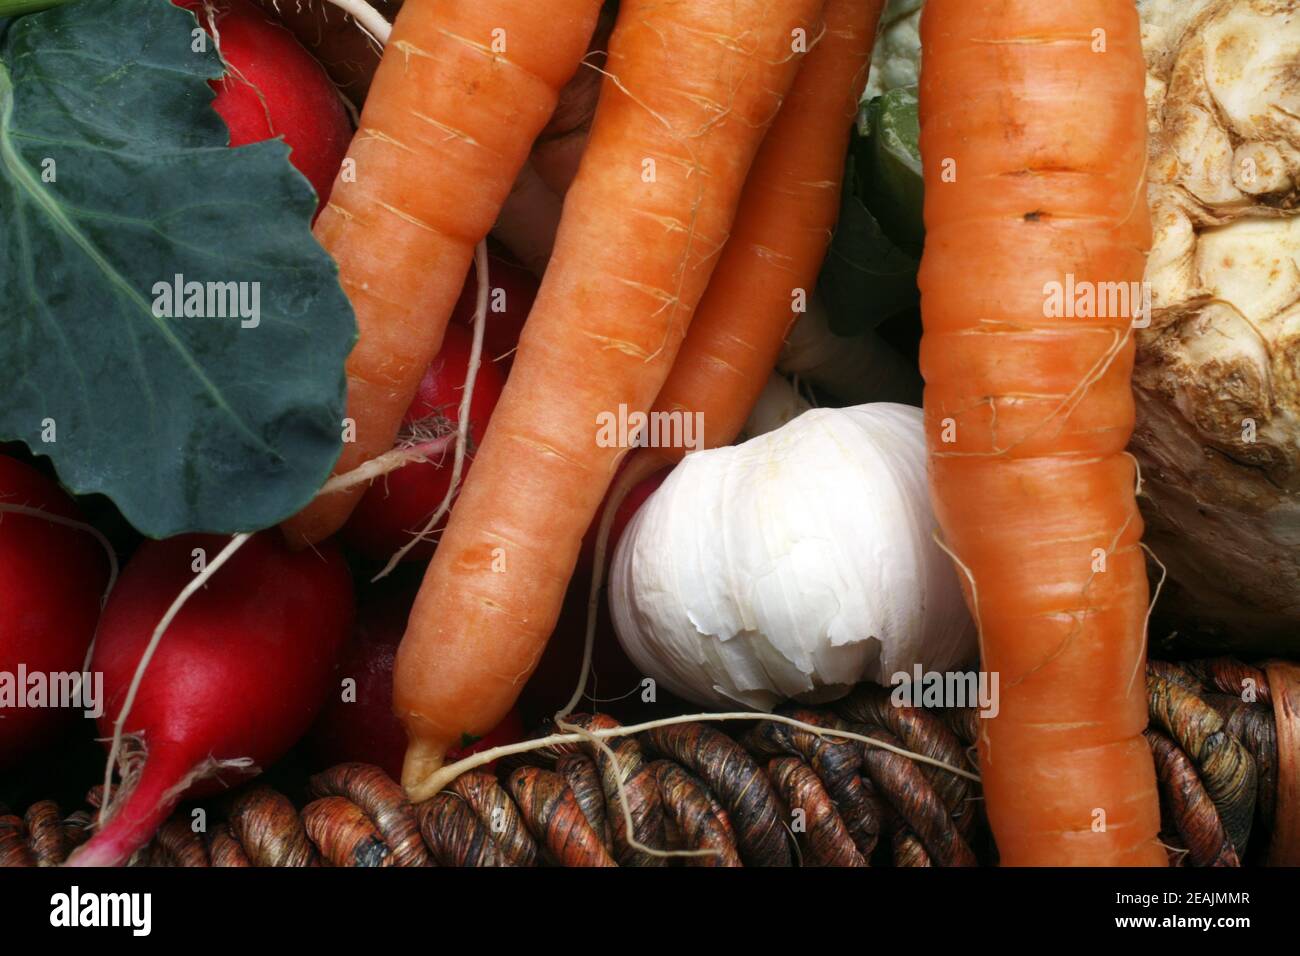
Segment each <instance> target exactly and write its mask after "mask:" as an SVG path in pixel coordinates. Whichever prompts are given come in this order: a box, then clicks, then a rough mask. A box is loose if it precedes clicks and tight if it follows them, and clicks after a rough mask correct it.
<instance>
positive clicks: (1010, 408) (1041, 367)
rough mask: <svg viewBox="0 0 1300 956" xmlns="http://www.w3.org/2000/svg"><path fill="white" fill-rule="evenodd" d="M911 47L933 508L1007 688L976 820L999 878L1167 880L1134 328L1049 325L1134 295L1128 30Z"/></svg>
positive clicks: (1052, 24) (949, 5) (1079, 322)
mask: <svg viewBox="0 0 1300 956" xmlns="http://www.w3.org/2000/svg"><path fill="white" fill-rule="evenodd" d="M922 42H923V46H922V49H923V50H924V51H925V54H924V65H923V70H922V78H921V152H922V156H923V164H924V174H925V185H926V196H925V224H926V244H925V254H924V258H923V260H922V264H921V275H920V285H921V291H922V316H923V318H924V324H925V336H924V340H923V343H922V354H921V368H922V372H923V374H924V376H925V380H926V390H925V412H926V429H927V434H928V438H929V443H930V481H931V493H932V497H933V499H934V506H935V513H936V515H937V517H938V520H939V524H940V526H941V528H942V532H943V541H944V543H945V546H946V547H947V548H948V549H949V550H950V552H951V553H952V555H953V556H954V560H955V562H956V563H957V565H958V568H959V572H960V573H961V575H962V576H963V579H964V581H965V585H966V597H967V602H968V604H969V605H970V607H971V611H972V613H973V615H974V617H975V619H976V621H977V623H978V624H979V627H980V634H981V641H982V650H983V667H984V668H985V670H986V671H990V672H994V673H997V674H999V676H1000V691H1001V693H1000V707H1001V710H1000V712H999V713H998V715H997V716H996V717H994V718H992V719H990V720H985V721H983V722H982V728H981V733H980V765H981V773H982V777H983V781H984V789H985V795H986V799H987V809H988V816H989V820H990V822H991V824H992V827H993V833H994V836H995V838H996V840H997V844H998V849H999V852H1000V854H1001V859H1002V862H1003V863H1006V864H1011V865H1094V866H1114V865H1124V864H1128V865H1163V864H1164V863H1165V853H1164V851H1163V850H1162V848H1161V846H1160V844H1159V843H1158V842H1157V839H1156V834H1157V831H1158V829H1159V806H1158V800H1157V795H1156V780H1155V773H1154V769H1153V766H1152V759H1151V754H1150V752H1149V750H1148V748H1147V744H1146V743H1145V741H1144V740H1143V737H1142V729H1143V727H1144V726H1145V725H1146V722H1147V710H1146V703H1145V700H1146V697H1145V678H1144V671H1145V668H1144V659H1145V651H1146V646H1145V645H1146V633H1145V632H1146V626H1145V617H1146V614H1147V600H1148V589H1147V578H1146V570H1145V562H1144V560H1143V554H1142V551H1141V549H1140V547H1141V546H1140V539H1141V535H1142V520H1141V518H1140V517H1139V515H1138V510H1137V506H1136V502H1135V498H1134V490H1135V483H1136V480H1137V476H1136V471H1135V464H1134V462H1133V459H1132V458H1131V457H1130V456H1128V455H1127V454H1126V453H1125V451H1124V449H1125V446H1126V444H1127V443H1128V439H1129V435H1130V432H1131V431H1132V429H1133V419H1134V406H1133V397H1132V393H1131V390H1130V385H1129V376H1130V372H1131V369H1132V365H1133V333H1132V323H1133V319H1134V318H1135V314H1134V308H1133V306H1132V305H1130V306H1129V307H1127V308H1123V307H1119V306H1120V305H1121V304H1120V303H1119V300H1118V298H1115V299H1114V301H1113V303H1112V305H1113V306H1114V307H1112V308H1107V309H1104V310H1098V309H1092V310H1090V309H1088V308H1087V303H1086V301H1085V300H1084V299H1082V298H1081V299H1080V300H1079V303H1078V305H1077V306H1076V303H1075V302H1074V301H1073V300H1072V301H1071V302H1070V303H1068V305H1066V306H1065V307H1062V303H1061V302H1060V301H1059V298H1058V297H1057V296H1055V294H1054V293H1055V292H1056V287H1055V286H1054V285H1053V283H1060V284H1062V286H1068V285H1069V284H1071V283H1073V288H1075V289H1078V290H1083V289H1084V288H1091V289H1093V290H1099V291H1102V292H1103V293H1105V292H1106V290H1114V289H1118V286H1112V285H1103V283H1107V284H1114V283H1125V284H1127V283H1133V286H1132V287H1131V286H1128V285H1125V286H1124V291H1125V293H1126V294H1127V293H1128V292H1129V291H1130V289H1134V291H1135V287H1136V285H1137V284H1138V283H1140V281H1141V279H1142V274H1143V266H1144V260H1145V253H1146V249H1147V248H1148V245H1149V243H1150V239H1151V228H1150V223H1149V221H1148V216H1147V206H1146V202H1145V195H1146V190H1145V182H1144V170H1145V163H1146V111H1145V104H1144V100H1143V80H1144V73H1145V71H1144V68H1143V62H1142V49H1141V44H1140V41H1139V32H1138V17H1137V13H1136V11H1135V9H1134V7H1133V4H1132V3H1130V2H1128V0H1056V2H1054V3H1049V4H1044V3H1042V2H1041V0H930V3H929V5H928V6H927V7H926V11H925V16H924V17H923V23H922ZM1105 298H1106V295H1105V294H1103V299H1102V301H1103V302H1104V301H1105ZM1135 301H1138V300H1135ZM1097 311H1105V312H1108V313H1112V314H1108V315H1104V316H1100V317H1093V314H1094V313H1095V312H1097ZM1062 313H1064V314H1062Z"/></svg>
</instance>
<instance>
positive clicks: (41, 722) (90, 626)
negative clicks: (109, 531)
mask: <svg viewBox="0 0 1300 956" xmlns="http://www.w3.org/2000/svg"><path fill="white" fill-rule="evenodd" d="M6 506H7V507H10V508H13V507H21V508H32V509H36V510H38V511H43V512H46V513H48V514H50V515H55V516H58V517H60V518H66V519H69V520H72V521H80V520H81V518H80V516H79V515H78V512H77V507H76V505H75V504H74V503H73V501H72V499H71V498H69V497H68V496H67V495H66V494H64V493H63V491H62V490H60V489H59V487H58V486H57V485H56V484H54V482H52V481H50V480H49V479H48V478H46V477H45V476H44V475H42V474H41V473H40V472H38V471H36V469H34V468H31V467H29V466H28V465H25V464H23V463H22V462H19V461H15V460H14V459H12V458H7V457H0V509H3V508H5V507H6ZM107 584H108V558H107V556H106V554H105V553H104V549H103V547H102V546H101V545H100V544H99V543H98V542H97V541H96V540H95V538H94V537H93V536H92V535H91V534H90V533H89V532H87V531H79V530H77V529H76V528H73V527H69V526H67V525H65V524H57V523H55V522H53V521H50V520H48V519H45V518H42V517H40V516H29V515H26V514H21V513H17V512H15V511H11V510H10V511H6V510H0V674H2V675H7V681H6V682H9V681H12V682H13V683H12V684H10V687H11V689H12V690H13V691H14V693H15V697H14V699H13V701H12V703H13V704H14V705H15V706H6V705H5V701H4V697H5V696H7V695H0V767H5V766H9V765H11V764H13V763H15V762H16V761H17V760H18V759H19V758H20V757H22V756H24V755H26V754H28V753H30V752H31V751H33V750H34V749H36V748H37V747H38V746H40V745H41V744H43V743H46V742H48V741H49V740H50V739H51V738H52V737H53V736H54V734H55V733H56V732H57V731H58V730H59V729H60V728H61V727H62V726H64V725H65V724H66V723H67V721H68V719H69V718H70V717H71V716H72V714H73V713H74V711H69V710H61V709H56V708H53V707H48V706H40V707H32V706H17V704H18V703H20V702H26V703H30V701H26V700H24V701H20V700H19V698H18V696H17V695H18V694H20V693H22V691H23V690H24V688H22V687H20V686H18V683H17V682H18V673H19V667H20V666H22V667H23V668H24V669H25V671H26V672H27V674H29V675H32V674H42V675H46V676H45V679H46V680H48V675H51V674H70V673H80V672H81V669H82V665H83V664H84V663H85V657H86V648H88V647H89V646H90V639H91V638H92V637H93V636H94V633H95V623H96V622H97V621H98V620H99V604H100V600H101V599H102V597H103V595H104V588H105V587H106V586H107Z"/></svg>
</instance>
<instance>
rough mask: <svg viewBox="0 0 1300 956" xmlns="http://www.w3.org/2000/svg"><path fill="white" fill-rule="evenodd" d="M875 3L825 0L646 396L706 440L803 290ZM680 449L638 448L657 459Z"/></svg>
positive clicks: (744, 394)
mask: <svg viewBox="0 0 1300 956" xmlns="http://www.w3.org/2000/svg"><path fill="white" fill-rule="evenodd" d="M883 4H884V0H827V3H826V10H825V14H824V20H825V29H824V32H823V33H822V35H821V37H820V38H818V39H817V43H816V46H815V47H813V48H812V50H810V52H809V53H808V55H807V56H806V57H805V58H804V62H803V64H802V65H801V66H800V67H799V73H798V75H797V76H796V77H795V81H794V85H793V86H792V87H791V88H790V92H789V94H788V95H787V96H786V98H785V102H784V103H783V104H782V106H781V112H780V114H779V115H778V116H777V118H776V121H775V122H774V123H773V124H772V129H771V131H770V132H769V133H768V135H767V137H766V138H765V139H764V140H763V145H762V147H761V148H760V149H759V151H758V156H757V157H756V158H755V160H754V167H753V169H752V170H751V171H750V173H749V179H748V180H746V182H745V191H744V193H743V194H742V195H741V200H740V209H739V211H738V212H737V214H736V222H735V225H734V226H733V228H732V231H731V238H730V239H729V240H728V241H727V246H726V248H725V249H724V250H723V252H722V258H721V259H720V260H719V262H718V267H717V269H715V270H714V272H713V277H712V278H711V279H710V280H709V287H708V290H707V291H706V292H705V293H704V298H703V299H701V301H700V306H699V309H698V310H696V313H695V319H694V320H693V321H692V322H691V328H690V331H689V332H688V333H687V336H686V341H685V343H684V344H683V345H682V349H681V352H680V353H679V354H678V356H677V361H676V362H675V363H674V365H673V369H672V372H671V373H669V376H668V380H667V381H666V382H664V387H663V388H662V389H661V390H660V392H659V396H658V398H656V399H655V406H654V407H655V410H656V411H661V412H669V413H671V412H675V411H680V412H685V413H693V412H697V411H698V412H701V413H702V419H703V425H704V435H703V442H702V443H703V446H704V447H706V448H716V447H718V446H719V445H725V444H728V443H729V442H731V441H732V440H734V439H735V437H736V436H737V435H738V434H739V433H740V429H741V428H742V427H743V426H744V424H745V419H746V418H747V417H748V415H749V413H750V411H751V410H752V409H753V407H754V403H755V402H756V401H758V396H759V394H760V393H761V392H762V391H763V386H764V385H765V384H766V383H767V379H768V375H769V374H771V371H772V369H773V367H774V366H775V365H776V360H777V357H778V356H779V355H780V353H781V345H782V343H783V342H784V340H785V335H786V333H787V332H788V331H789V330H790V326H791V325H793V324H794V322H795V320H796V319H798V318H799V316H800V314H801V313H802V312H803V311H804V310H805V308H806V306H807V304H808V302H809V301H810V300H811V298H812V295H813V289H814V286H815V285H816V282H817V273H818V271H819V270H820V269H821V265H822V260H823V259H825V258H826V249H827V247H828V246H829V244H830V240H831V232H832V230H833V229H834V228H835V220H836V218H837V217H838V215H839V209H840V188H841V186H842V184H843V180H844V160H845V153H846V151H847V149H848V143H849V135H850V133H851V132H852V129H853V117H854V115H855V114H856V113H857V107H858V96H859V94H860V93H861V92H862V87H863V85H864V84H865V82H866V70H867V65H868V62H869V59H870V56H871V47H872V44H873V42H874V41H875V36H876V25H877V24H878V23H879V22H880V10H881V7H882V6H883ZM685 451H686V449H685V448H684V447H680V446H679V447H661V448H653V449H651V448H647V449H646V452H653V453H656V454H654V455H653V457H657V458H659V459H660V460H661V461H662V462H663V463H665V464H668V463H675V462H676V461H680V460H681V458H682V457H683V455H684V454H685Z"/></svg>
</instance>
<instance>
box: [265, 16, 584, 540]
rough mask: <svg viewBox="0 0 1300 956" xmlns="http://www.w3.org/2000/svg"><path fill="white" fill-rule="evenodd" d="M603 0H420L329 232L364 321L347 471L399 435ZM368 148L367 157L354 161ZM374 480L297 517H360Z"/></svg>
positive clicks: (338, 188) (301, 535)
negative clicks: (477, 253)
mask: <svg viewBox="0 0 1300 956" xmlns="http://www.w3.org/2000/svg"><path fill="white" fill-rule="evenodd" d="M600 6H601V4H600V0H546V2H545V3H520V2H518V0H406V2H405V3H404V4H403V5H402V9H401V12H400V13H398V15H397V20H396V22H395V23H394V24H393V30H392V34H391V36H390V37H389V40H388V44H387V46H386V47H385V50H384V57H383V60H382V61H381V63H380V65H379V69H378V71H377V72H376V74H375V78H374V81H373V83H372V85H371V88H370V95H369V96H368V97H367V99H366V105H365V109H364V110H363V111H362V113H361V122H360V125H359V127H358V129H357V133H356V136H355V137H354V138H353V140H352V146H351V147H350V149H349V151H348V158H349V159H350V160H351V161H352V163H349V164H345V166H344V168H343V170H342V171H341V172H340V174H339V178H338V181H337V182H336V183H335V185H334V191H333V193H332V194H331V196H330V202H329V205H327V206H326V207H325V210H324V212H322V213H321V216H320V218H319V219H318V220H317V222H316V227H315V232H316V237H317V238H318V239H319V240H320V242H321V244H322V245H323V246H324V247H325V248H326V249H328V250H329V252H330V253H331V254H332V255H333V256H334V259H335V261H337V262H338V265H339V278H340V281H341V282H342V285H343V288H344V291H346V292H347V295H348V298H349V299H350V300H351V302H352V306H353V308H354V309H355V310H356V314H357V325H358V328H359V333H360V336H359V338H358V340H357V344H356V347H355V348H354V349H353V350H352V354H351V356H350V357H349V358H348V363H347V374H348V411H347V414H348V418H349V419H351V421H352V422H354V423H355V425H354V426H352V428H354V430H355V434H354V435H350V434H348V432H349V431H351V430H352V428H349V429H345V444H344V446H343V454H342V455H341V457H340V458H339V461H338V463H337V464H336V465H335V474H341V473H343V472H348V471H351V470H352V469H354V468H356V467H357V466H358V465H360V464H362V463H363V462H366V461H368V460H370V459H372V458H375V457H376V456H378V455H381V454H383V453H384V452H386V451H388V450H389V449H391V448H392V447H393V441H394V439H395V438H396V436H397V431H398V428H399V426H400V424H401V420H402V415H403V414H404V413H405V411H406V409H407V407H408V406H409V405H410V403H411V399H412V397H413V396H414V394H415V388H416V386H417V385H418V384H419V380H420V376H421V375H423V374H424V370H425V369H426V368H427V367H428V365H429V362H430V361H431V360H432V359H433V357H434V356H435V355H436V354H437V353H438V349H439V347H440V346H441V344H442V335H443V332H444V330H445V329H446V326H447V320H448V318H449V317H450V316H451V313H452V310H453V308H454V307H455V304H456V300H457V298H458V297H459V295H460V290H461V285H462V284H463V283H464V281H465V274H466V272H467V271H468V270H469V265H470V261H471V260H472V258H473V255H474V247H475V246H476V245H477V244H478V242H479V241H480V240H482V239H483V237H484V236H486V235H487V232H488V230H489V229H490V228H491V227H492V223H493V221H494V220H495V219H496V216H497V213H498V211H499V210H500V208H501V205H502V203H503V202H504V201H505V198H506V196H507V195H508V194H509V192H510V187H511V185H512V184H513V183H514V181H515V177H516V176H517V175H518V173H519V171H520V169H521V168H522V167H523V165H524V162H525V160H526V159H527V158H528V151H529V149H530V148H531V147H532V143H533V140H534V139H535V138H536V136H537V134H538V132H539V131H540V130H541V129H542V128H543V127H544V126H545V125H546V123H547V120H548V119H549V118H550V116H551V113H552V111H553V110H554V109H555V105H556V102H557V100H558V97H559V92H560V89H561V88H562V87H563V86H564V85H565V83H567V82H568V80H569V78H570V77H572V76H573V74H574V72H575V71H576V70H577V68H578V64H579V62H580V60H581V58H582V56H583V54H584V53H585V52H586V49H587V40H588V38H589V37H590V36H591V33H592V30H593V29H594V28H595V24H596V18H597V15H598V14H599V12H600ZM353 164H355V165H353ZM364 491H365V487H364V486H362V485H358V486H353V487H351V488H349V490H347V491H341V492H336V493H333V494H328V495H322V496H320V497H318V498H316V499H315V500H314V501H313V502H312V503H311V504H310V505H308V507H307V508H305V509H304V510H303V511H302V512H301V513H299V514H298V515H296V516H294V517H293V518H291V519H289V520H288V521H286V522H285V525H284V527H285V532H286V534H287V535H288V536H289V538H290V540H291V541H293V542H294V543H313V542H316V541H319V540H321V539H322V538H324V537H327V536H328V535H330V534H331V533H333V532H334V531H336V530H338V528H340V527H341V526H342V525H343V523H344V522H345V521H346V520H347V517H348V515H349V514H350V513H351V511H352V508H353V507H354V506H355V504H356V502H357V500H358V497H359V496H360V495H361V494H362V493H363V492H364Z"/></svg>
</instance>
